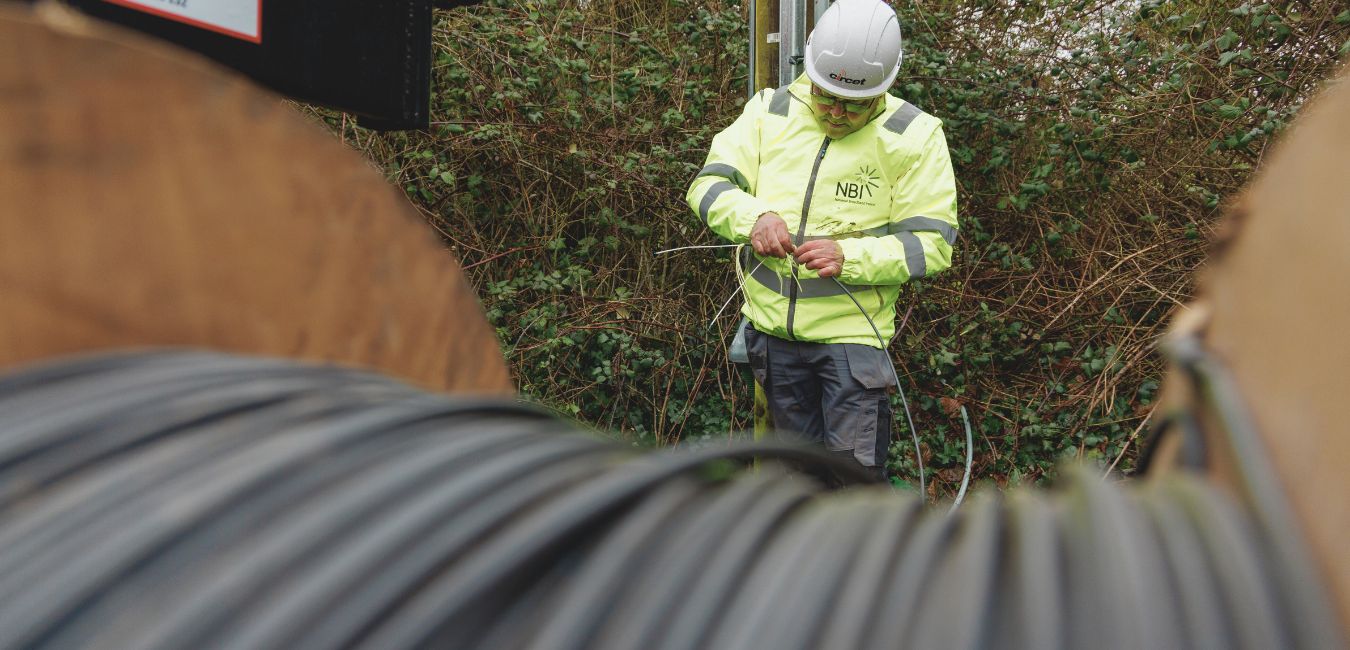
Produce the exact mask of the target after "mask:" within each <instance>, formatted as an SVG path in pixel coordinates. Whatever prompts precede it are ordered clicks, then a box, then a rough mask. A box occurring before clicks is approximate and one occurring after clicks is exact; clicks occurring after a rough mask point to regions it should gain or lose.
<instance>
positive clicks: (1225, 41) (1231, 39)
mask: <svg viewBox="0 0 1350 650" xmlns="http://www.w3.org/2000/svg"><path fill="white" fill-rule="evenodd" d="M1237 42H1238V35H1237V34H1236V33H1235V32H1233V30H1231V29H1229V30H1226V31H1224V33H1223V35H1222V36H1220V37H1218V38H1216V39H1214V46H1215V47H1217V48H1219V51H1221V52H1222V51H1226V50H1229V49H1231V48H1232V47H1233V46H1234V45H1237ZM1230 60H1231V59H1230Z"/></svg>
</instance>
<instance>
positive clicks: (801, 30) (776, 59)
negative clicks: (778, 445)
mask: <svg viewBox="0 0 1350 650" xmlns="http://www.w3.org/2000/svg"><path fill="white" fill-rule="evenodd" d="M829 6H830V0H749V5H748V7H747V10H748V13H749V15H748V22H749V23H750V51H749V52H748V62H749V68H750V74H749V75H747V77H748V78H749V81H748V83H747V84H746V85H747V86H748V88H747V89H746V90H747V96H754V94H755V93H756V92H759V91H760V90H761V89H764V88H777V87H779V86H786V85H788V84H790V83H792V80H793V79H796V78H797V75H800V74H801V73H802V57H803V56H805V54H806V35H807V34H809V33H810V32H811V29H812V28H813V27H815V25H816V19H817V18H819V17H820V15H821V14H823V13H825V9H826V8H828V7H829ZM752 413H753V418H754V422H755V439H756V440H759V439H761V438H763V437H764V436H765V435H766V434H767V433H768V432H769V430H770V429H772V428H773V427H772V422H771V421H770V419H769V402H768V399H767V398H766V397H765V395H764V387H763V386H760V385H759V382H758V381H756V382H755V405H754V409H753V411H752Z"/></svg>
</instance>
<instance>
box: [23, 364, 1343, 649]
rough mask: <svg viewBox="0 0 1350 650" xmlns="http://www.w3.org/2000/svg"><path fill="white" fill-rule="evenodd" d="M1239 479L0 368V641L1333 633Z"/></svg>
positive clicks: (1257, 492)
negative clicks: (619, 430)
mask: <svg viewBox="0 0 1350 650" xmlns="http://www.w3.org/2000/svg"><path fill="white" fill-rule="evenodd" d="M1207 363H1209V361H1207V360H1205V361H1202V362H1197V366H1203V365H1205V364H1207ZM1215 372H1217V371H1214V370H1213V369H1212V368H1204V369H1200V370H1197V371H1196V377H1197V379H1198V380H1201V381H1204V382H1208V384H1207V385H1210V386H1211V390H1212V391H1215V392H1218V393H1222V392H1223V390H1224V389H1223V388H1222V387H1218V388H1214V386H1219V384H1221V383H1222V380H1215V379H1214V376H1216V375H1214V373H1215ZM1206 373H1209V374H1206ZM1215 403H1218V404H1220V406H1221V408H1230V406H1231V405H1229V406H1224V404H1228V401H1227V399H1226V398H1225V397H1223V396H1219V397H1218V398H1216V400H1215ZM1249 434H1250V432H1249V431H1248V432H1242V431H1239V432H1237V433H1235V434H1234V435H1236V436H1246V435H1249ZM1243 444H1244V445H1246V444H1247V443H1243ZM1239 455H1240V456H1241V458H1240V460H1241V461H1242V462H1244V463H1249V464H1250V463H1255V462H1256V461H1255V460H1253V459H1252V458H1251V455H1250V446H1247V447H1243V449H1241V450H1240V452H1239ZM755 458H759V459H761V464H762V469H761V471H760V472H758V473H746V472H740V471H733V472H732V475H731V476H730V477H729V478H728V477H727V476H726V472H725V467H722V469H721V470H719V471H716V472H714V471H710V470H711V468H713V467H714V466H719V465H720V466H724V465H725V464H726V463H728V462H730V463H732V464H744V463H747V462H748V461H750V460H751V459H755ZM1243 471H1244V472H1246V473H1247V474H1249V475H1250V476H1252V477H1254V478H1253V480H1252V481H1250V482H1248V483H1246V484H1245V485H1246V486H1247V487H1248V489H1249V490H1251V491H1252V492H1253V494H1248V495H1244V496H1245V497H1246V499H1245V500H1244V502H1241V503H1239V502H1234V501H1233V500H1231V499H1230V498H1229V497H1228V496H1227V495H1226V494H1225V493H1223V492H1221V491H1219V490H1218V489H1216V488H1214V487H1212V486H1210V485H1209V484H1208V483H1206V482H1203V481H1201V480H1199V479H1198V478H1196V477H1194V476H1189V475H1185V474H1178V475H1169V476H1167V477H1163V478H1161V479H1156V480H1154V481H1152V482H1150V483H1148V484H1146V485H1144V486H1142V487H1140V488H1137V489H1136V488H1130V487H1125V486H1122V485H1120V484H1115V483H1103V482H1102V481H1101V480H1100V478H1099V475H1098V473H1096V472H1090V471H1086V470H1082V469H1073V468H1068V469H1066V470H1064V471H1063V472H1062V473H1061V475H1060V480H1059V482H1058V484H1057V485H1056V486H1055V488H1054V489H1052V490H1048V491H1047V490H1032V489H1027V488H1016V489H1013V490H1011V491H1009V492H1008V494H1007V495H1006V496H1001V495H999V494H998V493H997V492H995V491H992V490H988V489H986V490H985V491H983V492H981V493H980V494H978V495H977V496H976V497H975V498H974V499H973V500H972V502H971V504H970V505H969V506H968V507H966V508H964V509H962V510H959V511H956V512H955V513H953V514H951V515H950V516H948V515H947V514H945V513H940V512H932V511H926V510H924V508H923V506H922V504H921V498H920V497H919V496H918V495H912V494H896V493H894V492H892V491H890V490H886V489H878V488H871V487H867V486H866V483H867V481H868V479H869V477H868V476H867V475H866V474H864V473H862V472H861V470H860V469H858V468H857V466H856V463H852V462H851V461H842V460H839V459H837V458H834V457H831V456H829V455H827V454H824V453H823V452H820V451H818V450H813V449H807V448H803V447H795V446H790V445H781V444H770V445H743V444H736V445H729V446H727V447H725V448H707V449H702V450H699V451H696V452H687V451H679V450H675V451H667V452H662V453H646V454H644V453H638V452H636V451H634V450H633V449H631V448H629V447H627V446H625V445H621V444H618V443H615V442H612V441H604V440H599V439H595V438H593V437H590V436H586V435H583V434H581V433H580V432H579V431H577V430H576V429H575V428H574V427H573V426H571V425H568V424H566V423H563V422H560V421H558V420H555V419H553V418H551V417H548V416H547V415H545V414H543V413H542V412H541V411H540V410H538V409H533V408H528V407H524V406H521V405H517V404H513V403H509V402H501V401H495V402H494V401H484V400H459V401H456V400H450V399H447V398H444V397H438V396H434V395H429V394H427V393H423V392H421V391H418V390H416V389H413V388H409V387H407V386H403V385H401V384H399V383H397V382H394V381H391V380H388V379H385V378H381V377H378V376H374V375H370V374H367V373H362V372H356V371H352V370H343V369H337V368H325V367H316V366H303V365H299V364H293V363H290V362H284V361H274V360H262V359H247V358H242V357H231V356H225V355H217V354H211V353H203V352H192V351H141V352H137V353H123V354H115V355H108V356H101V357H94V358H78V359H71V360H64V361H62V362H59V363H56V364H52V365H49V366H41V367H35V368H28V369H24V370H22V371H20V372H18V373H15V374H12V375H8V376H3V377H0V548H3V552H0V648H67V647H119V648H120V647H127V648H138V649H141V648H146V649H150V648H194V649H195V648H205V647H216V648H250V649H251V648H287V649H290V648H315V649H318V648H338V647H341V648H351V647H367V648H380V649H381V650H386V649H400V648H414V647H417V648H421V647H462V648H487V649H497V648H501V649H506V648H512V649H514V648H534V649H543V648H548V649H550V650H552V649H554V648H557V649H559V650H575V649H579V648H587V649H588V650H589V649H595V650H620V649H627V648H643V649H644V650H645V649H647V648H651V649H653V650H694V649H702V648H733V647H734V648H774V649H775V650H778V649H782V650H803V649H807V648H890V647H943V648H1037V649H1040V648H1050V649H1054V648H1076V647H1094V648H1111V647H1119V648H1136V647H1187V648H1267V647H1282V648H1284V647H1288V648H1323V647H1326V648H1337V647H1342V646H1343V644H1340V643H1339V638H1338V637H1337V636H1336V634H1335V622H1334V620H1333V619H1327V618H1319V617H1323V616H1324V615H1325V611H1322V610H1318V611H1309V610H1307V609H1305V608H1304V607H1303V605H1302V603H1306V602H1309V601H1310V600H1315V599H1317V598H1318V594H1320V593H1321V587H1320V585H1319V584H1318V583H1316V582H1315V581H1307V580H1302V579H1299V576H1300V575H1302V571H1304V570H1306V566H1307V565H1306V558H1305V557H1303V555H1302V554H1304V553H1306V551H1304V550H1303V548H1302V546H1301V544H1300V542H1299V541H1298V537H1297V535H1296V531H1293V530H1290V529H1286V528H1284V527H1283V524H1282V523H1281V522H1285V521H1287V517H1285V518H1281V517H1282V516H1281V515H1278V514H1277V515H1271V514H1270V513H1268V512H1265V511H1264V510H1263V509H1266V508H1270V507H1273V506H1272V504H1276V505H1278V504H1279V501H1278V498H1277V496H1278V495H1276V496H1272V495H1271V494H1270V493H1267V492H1264V490H1265V489H1266V488H1265V487H1263V486H1264V485H1265V482H1266V480H1267V478H1268V475H1267V474H1264V472H1265V471H1266V470H1264V469H1262V468H1260V467H1256V468H1245V469H1243ZM831 476H843V477H844V478H845V482H847V483H850V484H851V486H850V488H849V489H842V490H835V491H827V490H826V489H825V488H824V483H823V480H824V479H826V478H828V477H831ZM813 477H819V478H813ZM1247 503H1250V504H1255V506H1254V507H1253V508H1251V509H1249V508H1247V507H1245V504H1247ZM1328 630H1331V632H1328Z"/></svg>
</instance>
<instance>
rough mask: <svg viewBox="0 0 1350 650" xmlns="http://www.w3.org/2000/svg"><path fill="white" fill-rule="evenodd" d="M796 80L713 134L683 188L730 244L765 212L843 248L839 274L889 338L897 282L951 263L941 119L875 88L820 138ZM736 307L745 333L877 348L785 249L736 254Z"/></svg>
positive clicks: (951, 188)
mask: <svg viewBox="0 0 1350 650" xmlns="http://www.w3.org/2000/svg"><path fill="white" fill-rule="evenodd" d="M810 92H811V82H810V81H809V80H808V79H807V78H806V76H805V75H802V76H801V77H798V78H797V80H796V81H794V82H792V83H791V84H790V85H788V86H785V87H782V88H779V89H777V90H769V89H766V90H762V91H760V92H759V93H758V94H756V95H755V96H754V97H752V98H751V99H750V101H749V102H748V103H747V104H746V106H745V111H744V112H742V113H741V116H740V117H739V118H737V119H736V121H735V122H734V123H732V124H731V126H729V127H727V128H726V129H725V130H724V131H722V132H721V133H719V134H718V135H717V136H716V137H715V138H713V142H712V147H711V149H710V150H709V152H708V159H707V162H706V163H705V164H704V166H703V169H702V170H701V171H700V172H699V173H698V176H697V177H696V178H695V179H694V182H693V183H692V184H691V185H690V187H689V191H688V193H687V194H686V197H685V198H686V200H688V202H689V205H690V207H692V208H693V209H694V211H695V212H697V213H698V215H699V217H700V218H702V219H703V221H704V222H705V223H707V224H708V227H710V228H712V229H713V231H715V232H716V233H717V234H719V235H721V236H723V237H725V238H727V239H730V240H731V241H733V242H737V243H746V242H748V241H749V239H750V229H751V228H752V227H753V226H754V225H755V221H756V220H757V219H758V218H759V216H760V215H762V214H764V213H765V212H777V213H778V215H779V216H781V217H782V218H783V221H784V222H786V223H787V227H788V230H789V232H791V233H792V235H793V241H794V242H795V243H796V244H801V243H802V242H803V241H807V240H810V239H819V238H831V239H835V240H837V241H838V242H839V246H840V248H841V249H842V250H843V253H844V266H843V271H842V272H841V273H840V275H839V280H840V282H841V283H842V284H843V286H844V287H847V288H848V290H849V291H850V292H851V293H852V294H853V299H856V300H857V301H858V303H859V305H861V307H862V308H863V309H866V310H867V312H868V314H869V316H870V317H871V319H872V321H873V322H874V323H875V324H876V327H877V329H878V330H879V331H880V334H881V337H882V338H883V339H885V340H889V339H890V337H891V336H892V334H894V332H895V301H896V298H897V297H898V296H899V295H900V285H901V284H903V283H904V282H906V281H908V280H909V279H911V278H920V277H924V276H926V275H932V274H934V273H936V272H938V271H941V270H943V269H945V268H947V267H948V266H950V265H951V257H952V244H953V243H955V241H956V234H957V221H956V179H955V176H954V174H953V173H952V163H951V158H950V156H949V155H948V153H947V141H946V138H945V137H944V136H943V133H942V122H941V120H939V119H937V118H936V117H933V116H931V115H928V114H927V113H924V112H923V111H921V110H919V109H918V108H915V107H914V105H913V104H910V103H908V102H905V101H904V100H901V99H897V98H895V97H892V96H891V95H889V94H888V95H886V96H885V100H886V106H885V108H884V110H882V111H881V113H880V114H879V115H877V116H876V117H875V118H874V119H872V121H871V122H869V123H867V124H866V125H865V126H863V127H862V128H861V129H859V130H858V131H855V132H853V133H851V134H849V135H846V136H844V137H843V138H840V139H838V140H830V139H829V138H828V137H827V136H826V135H825V132H824V130H823V129H822V128H821V126H820V123H819V122H818V121H817V120H816V117H815V115H814V114H813V112H812V110H811V107H810V105H809V104H808V103H807V102H808V101H810V99H809V98H810ZM741 261H742V265H743V268H744V271H745V273H746V276H745V299H746V304H745V307H744V308H743V309H742V310H741V311H742V313H743V314H745V316H746V317H748V318H749V319H750V321H751V322H753V323H754V324H755V328H756V329H758V330H759V331H761V332H766V333H770V334H773V335H775V336H778V337H781V338H786V339H792V340H800V341H814V342H820V343H861V344H863V345H871V346H873V347H881V346H880V345H879V344H878V341H877V337H876V335H875V334H874V333H873V331H872V327H871V326H870V325H868V322H867V319H866V318H864V317H863V315H862V313H861V311H860V310H859V307H858V305H855V304H854V302H853V299H850V298H849V296H848V294H846V293H845V292H844V290H843V288H841V287H840V285H839V284H838V283H836V282H835V281H834V280H833V279H830V278H821V277H819V276H818V275H817V274H816V272H815V271H811V270H809V269H807V268H805V267H798V266H796V265H795V264H794V263H793V262H792V258H791V256H789V257H787V258H785V259H776V258H770V257H765V258H760V257H758V256H757V255H755V254H754V252H753V251H752V250H750V249H749V247H748V246H747V247H745V248H744V249H743V256H742V260H741Z"/></svg>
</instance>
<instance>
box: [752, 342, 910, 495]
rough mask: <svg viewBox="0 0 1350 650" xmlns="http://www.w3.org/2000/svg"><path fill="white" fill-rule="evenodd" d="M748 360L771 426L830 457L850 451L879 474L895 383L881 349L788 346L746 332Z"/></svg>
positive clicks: (845, 345) (887, 442) (888, 438)
mask: <svg viewBox="0 0 1350 650" xmlns="http://www.w3.org/2000/svg"><path fill="white" fill-rule="evenodd" d="M745 345H746V353H747V355H748V356H749V357H750V369H751V370H752V371H753V372H754V374H755V380H756V381H758V382H759V384H760V386H762V387H763V388H764V394H765V397H767V399H768V403H769V414H770V415H772V416H773V421H774V427H775V428H776V429H777V430H779V431H781V432H787V433H788V434H790V435H797V436H800V437H802V438H803V439H805V440H807V441H809V442H813V443H816V444H820V445H823V446H824V447H825V449H826V450H828V451H830V452H836V453H839V452H850V453H851V455H852V457H853V459H854V460H856V461H857V462H858V464H860V465H862V466H863V467H866V468H869V469H871V470H873V471H875V472H877V473H878V474H879V475H880V474H882V473H883V472H884V471H885V467H886V454H887V452H888V451H889V450H890V445H891V405H890V400H889V399H888V397H887V391H886V389H887V388H888V387H890V386H892V385H894V384H895V380H894V378H893V377H892V375H891V370H890V360H889V359H888V358H887V356H886V351H885V350H880V349H877V348H874V347H871V346H868V345H857V344H853V343H809V342H805V341H789V340H786V339H780V338H778V337H776V336H772V335H769V334H764V333H763V332H759V331H757V330H755V328H754V326H753V325H751V326H749V327H747V328H746V330H745Z"/></svg>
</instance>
